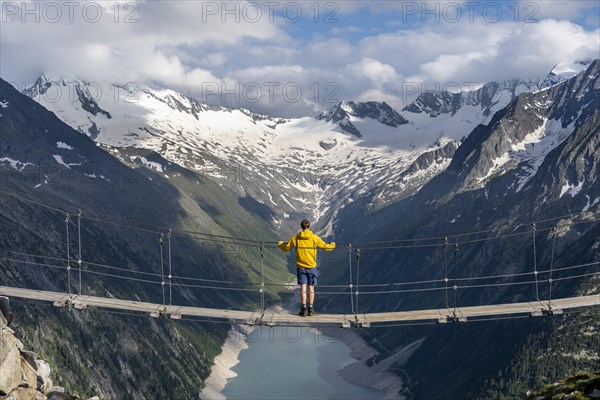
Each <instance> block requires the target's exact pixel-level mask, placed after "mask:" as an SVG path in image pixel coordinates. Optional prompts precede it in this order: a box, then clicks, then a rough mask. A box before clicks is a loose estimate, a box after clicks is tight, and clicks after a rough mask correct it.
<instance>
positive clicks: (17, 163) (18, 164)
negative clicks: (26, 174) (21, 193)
mask: <svg viewBox="0 0 600 400" xmlns="http://www.w3.org/2000/svg"><path fill="white" fill-rule="evenodd" d="M0 162H7V163H9V164H10V166H11V167H12V168H13V169H16V170H17V171H23V169H24V168H25V167H26V166H28V165H33V164H32V163H22V162H21V161H18V160H13V159H12V158H8V157H3V158H0Z"/></svg>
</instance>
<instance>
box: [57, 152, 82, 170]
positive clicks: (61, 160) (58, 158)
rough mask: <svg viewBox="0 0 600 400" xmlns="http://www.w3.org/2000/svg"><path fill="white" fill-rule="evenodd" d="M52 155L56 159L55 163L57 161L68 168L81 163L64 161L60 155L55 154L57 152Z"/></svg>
mask: <svg viewBox="0 0 600 400" xmlns="http://www.w3.org/2000/svg"><path fill="white" fill-rule="evenodd" d="M52 157H54V159H55V160H56V162H57V163H59V164H61V165H64V166H65V167H67V168H69V169H71V167H72V166H74V165H81V164H77V163H68V164H67V163H66V162H64V160H63V159H62V157H61V156H59V155H57V154H54V155H53V156H52Z"/></svg>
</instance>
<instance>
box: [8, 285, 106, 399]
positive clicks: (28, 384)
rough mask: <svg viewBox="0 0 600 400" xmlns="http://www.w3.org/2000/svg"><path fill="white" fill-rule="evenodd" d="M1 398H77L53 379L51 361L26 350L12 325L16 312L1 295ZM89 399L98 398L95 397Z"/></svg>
mask: <svg viewBox="0 0 600 400" xmlns="http://www.w3.org/2000/svg"><path fill="white" fill-rule="evenodd" d="M0 301H1V302H2V309H1V311H2V312H1V313H0V400H75V399H79V397H78V396H75V395H72V394H70V393H69V392H67V391H66V390H65V388H63V387H60V386H54V385H53V383H52V380H51V379H50V374H51V369H50V365H48V363H47V362H46V361H44V360H41V359H38V357H37V354H36V353H34V352H32V351H27V350H25V348H24V346H23V343H22V342H21V341H20V340H19V339H18V338H17V337H16V336H15V331H14V330H13V329H11V328H10V327H9V325H10V323H11V322H12V313H10V308H9V306H8V299H7V298H6V297H3V296H0ZM89 400H98V398H95V399H94V398H91V399H89Z"/></svg>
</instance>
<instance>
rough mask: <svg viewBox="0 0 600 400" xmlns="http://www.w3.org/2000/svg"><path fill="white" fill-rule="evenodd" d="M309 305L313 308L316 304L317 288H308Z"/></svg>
mask: <svg viewBox="0 0 600 400" xmlns="http://www.w3.org/2000/svg"><path fill="white" fill-rule="evenodd" d="M308 304H310V305H311V306H312V305H313V304H315V287H314V286H308Z"/></svg>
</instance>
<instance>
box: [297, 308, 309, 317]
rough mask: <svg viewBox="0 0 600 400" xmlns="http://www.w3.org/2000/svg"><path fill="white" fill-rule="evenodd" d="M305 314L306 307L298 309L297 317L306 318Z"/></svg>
mask: <svg viewBox="0 0 600 400" xmlns="http://www.w3.org/2000/svg"><path fill="white" fill-rule="evenodd" d="M307 314H308V312H307V311H306V307H302V308H301V309H300V312H299V313H298V315H299V316H301V317H306V315H307Z"/></svg>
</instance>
